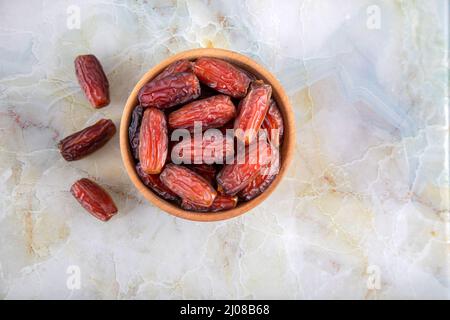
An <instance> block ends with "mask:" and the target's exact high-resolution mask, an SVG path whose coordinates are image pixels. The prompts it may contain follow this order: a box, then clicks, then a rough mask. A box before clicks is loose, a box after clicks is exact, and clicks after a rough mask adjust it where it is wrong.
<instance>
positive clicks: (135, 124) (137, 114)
mask: <svg viewBox="0 0 450 320" xmlns="http://www.w3.org/2000/svg"><path fill="white" fill-rule="evenodd" d="M143 114H144V107H142V106H137V107H136V108H134V110H133V113H132V114H131V123H130V126H129V127H128V139H129V140H130V146H131V152H132V153H133V157H134V158H135V159H136V160H139V131H140V129H141V121H142V116H143Z"/></svg>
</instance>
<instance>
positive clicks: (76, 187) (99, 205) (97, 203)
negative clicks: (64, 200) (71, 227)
mask: <svg viewBox="0 0 450 320" xmlns="http://www.w3.org/2000/svg"><path fill="white" fill-rule="evenodd" d="M70 192H71V193H72V195H73V196H74V197H75V199H77V201H78V202H79V203H80V204H81V206H82V207H83V208H84V209H86V210H87V211H88V212H89V213H90V214H92V215H93V216H94V217H96V218H98V219H100V220H102V221H108V220H109V219H111V217H112V216H114V215H115V214H116V213H117V207H116V205H115V204H114V201H113V200H112V198H111V196H110V195H109V194H108V193H107V192H106V191H105V190H104V189H103V188H102V187H101V186H99V185H98V184H97V183H95V182H94V181H92V180H89V179H86V178H83V179H80V180H78V181H77V182H75V183H74V184H73V185H72V187H71V188H70Z"/></svg>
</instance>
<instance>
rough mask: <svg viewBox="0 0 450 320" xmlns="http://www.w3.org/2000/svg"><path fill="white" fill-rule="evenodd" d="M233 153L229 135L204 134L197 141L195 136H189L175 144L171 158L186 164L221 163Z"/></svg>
mask: <svg viewBox="0 0 450 320" xmlns="http://www.w3.org/2000/svg"><path fill="white" fill-rule="evenodd" d="M233 155H234V146H233V140H232V138H231V137H229V136H228V137H223V136H217V137H216V136H208V135H204V136H203V137H202V139H201V140H199V141H198V142H197V143H196V140H195V138H191V139H188V140H183V141H181V142H180V143H178V144H176V145H175V146H174V148H173V150H172V155H171V159H172V161H173V162H177V163H186V164H192V163H195V164H200V163H206V164H213V163H217V164H223V163H225V162H226V159H227V158H230V157H232V156H233Z"/></svg>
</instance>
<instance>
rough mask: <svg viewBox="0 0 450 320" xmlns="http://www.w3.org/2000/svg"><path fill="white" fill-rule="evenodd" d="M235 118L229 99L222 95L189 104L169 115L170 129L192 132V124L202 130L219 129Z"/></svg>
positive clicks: (234, 108)
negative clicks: (198, 125)
mask: <svg viewBox="0 0 450 320" xmlns="http://www.w3.org/2000/svg"><path fill="white" fill-rule="evenodd" d="M235 116H236V107H235V106H234V104H233V102H231V99H230V97H228V96H225V95H223V94H219V95H217V96H213V97H210V98H206V99H202V100H197V101H194V102H191V103H189V104H187V105H185V106H183V107H181V108H180V109H178V110H176V111H173V112H172V113H170V114H169V127H170V128H172V129H181V128H183V129H188V130H191V131H193V130H194V122H200V123H201V125H202V129H203V130H206V129H209V128H219V127H221V126H223V125H224V124H225V123H227V122H228V121H230V120H231V119H233V118H234V117H235Z"/></svg>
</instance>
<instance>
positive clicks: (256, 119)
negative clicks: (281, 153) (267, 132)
mask: <svg viewBox="0 0 450 320" xmlns="http://www.w3.org/2000/svg"><path fill="white" fill-rule="evenodd" d="M271 95H272V87H271V86H270V85H268V84H265V83H264V82H263V81H260V80H257V81H254V82H253V83H252V84H251V85H250V90H249V92H248V94H247V96H245V98H244V99H242V100H241V102H240V104H239V107H238V109H239V114H238V116H237V117H236V120H235V121H234V130H235V135H236V138H238V139H239V140H240V141H242V142H245V143H246V144H249V143H251V142H252V141H253V140H254V138H255V137H256V136H257V133H258V131H259V129H260V128H261V124H262V122H263V121H264V118H265V116H266V113H267V110H268V108H269V104H270V96H271Z"/></svg>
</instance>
